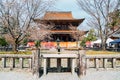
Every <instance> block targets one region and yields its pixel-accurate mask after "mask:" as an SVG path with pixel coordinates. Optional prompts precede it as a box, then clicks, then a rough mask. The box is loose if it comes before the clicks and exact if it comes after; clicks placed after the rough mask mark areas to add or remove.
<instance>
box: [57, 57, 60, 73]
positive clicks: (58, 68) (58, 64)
mask: <svg viewBox="0 0 120 80" xmlns="http://www.w3.org/2000/svg"><path fill="white" fill-rule="evenodd" d="M57 70H58V72H61V58H58V59H57Z"/></svg>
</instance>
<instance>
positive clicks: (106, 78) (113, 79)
mask: <svg viewBox="0 0 120 80" xmlns="http://www.w3.org/2000/svg"><path fill="white" fill-rule="evenodd" d="M81 80H120V70H98V71H96V70H87V75H86V76H83V77H81Z"/></svg>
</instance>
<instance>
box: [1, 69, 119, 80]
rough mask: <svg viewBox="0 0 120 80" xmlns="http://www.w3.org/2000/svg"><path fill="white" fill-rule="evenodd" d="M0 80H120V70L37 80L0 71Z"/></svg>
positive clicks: (54, 75) (52, 75) (50, 75)
mask: <svg viewBox="0 0 120 80" xmlns="http://www.w3.org/2000/svg"><path fill="white" fill-rule="evenodd" d="M0 80H120V70H99V71H96V70H87V75H86V76H84V77H81V78H79V77H78V76H77V74H74V75H72V74H71V73H48V74H47V75H43V76H41V77H40V78H39V79H35V77H34V76H33V75H32V73H31V72H27V71H0Z"/></svg>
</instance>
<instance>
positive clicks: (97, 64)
mask: <svg viewBox="0 0 120 80" xmlns="http://www.w3.org/2000/svg"><path fill="white" fill-rule="evenodd" d="M95 67H96V69H97V70H98V69H99V59H98V58H96V59H95Z"/></svg>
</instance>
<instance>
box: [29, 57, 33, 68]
mask: <svg viewBox="0 0 120 80" xmlns="http://www.w3.org/2000/svg"><path fill="white" fill-rule="evenodd" d="M28 60H29V68H30V69H32V59H31V58H29V59H28Z"/></svg>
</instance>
